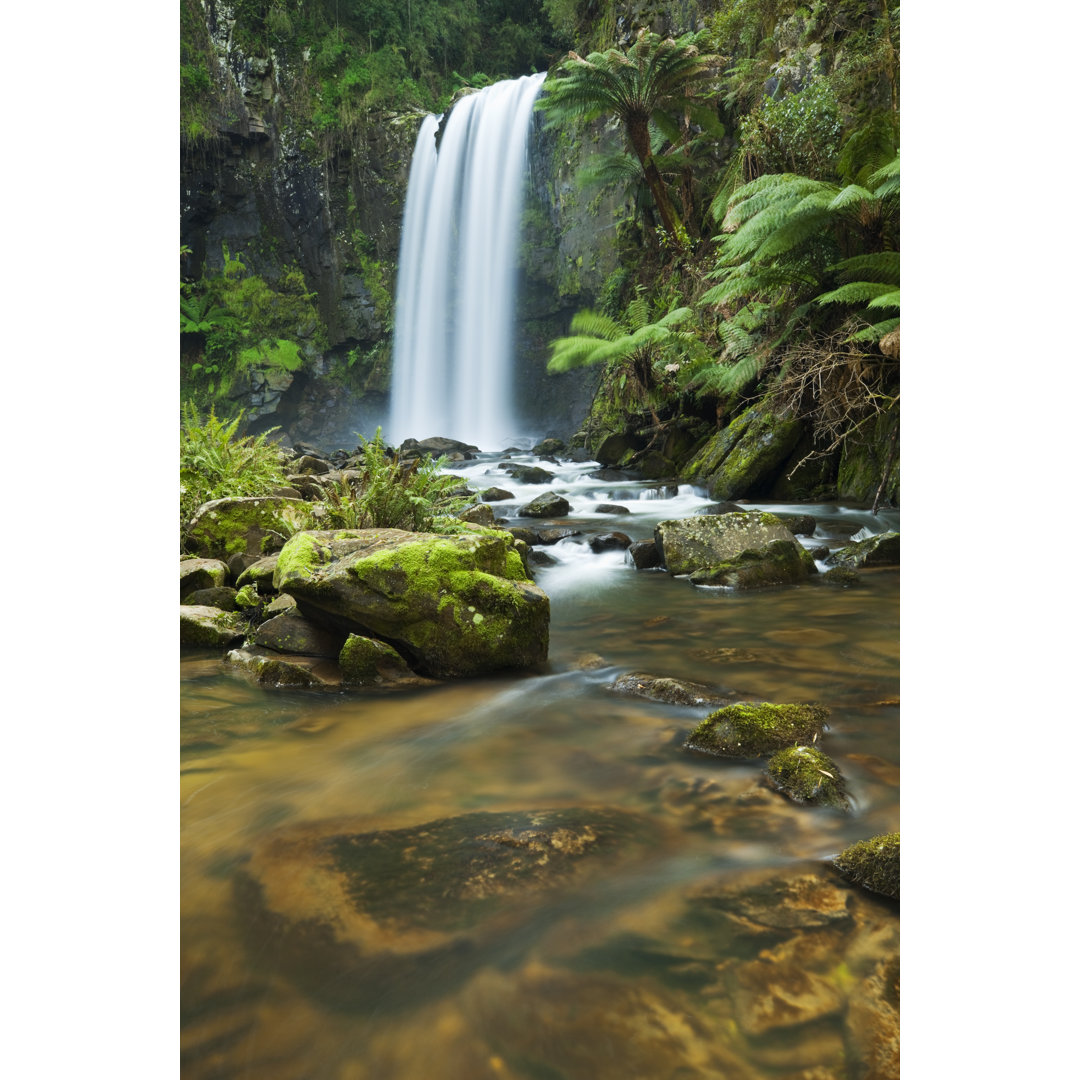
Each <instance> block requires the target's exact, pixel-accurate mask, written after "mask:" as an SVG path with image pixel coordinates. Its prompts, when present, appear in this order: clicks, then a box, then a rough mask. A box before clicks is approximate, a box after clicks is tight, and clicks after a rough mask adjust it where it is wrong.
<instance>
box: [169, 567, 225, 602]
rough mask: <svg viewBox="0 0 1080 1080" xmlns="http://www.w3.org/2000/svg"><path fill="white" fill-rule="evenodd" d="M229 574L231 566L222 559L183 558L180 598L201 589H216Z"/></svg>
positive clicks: (223, 582)
mask: <svg viewBox="0 0 1080 1080" xmlns="http://www.w3.org/2000/svg"><path fill="white" fill-rule="evenodd" d="M228 576H229V568H228V567H227V566H226V565H225V564H224V563H223V562H222V561H221V560H220V559H181V560H180V599H181V600H183V599H184V597H185V596H187V595H189V594H190V593H193V592H197V591H198V590H200V589H216V588H218V587H219V586H221V585H224V584H225V581H226V579H227V578H228Z"/></svg>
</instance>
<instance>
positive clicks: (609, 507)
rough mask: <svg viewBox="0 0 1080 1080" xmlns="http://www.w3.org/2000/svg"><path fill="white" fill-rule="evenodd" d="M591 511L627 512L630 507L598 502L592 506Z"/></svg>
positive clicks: (603, 512)
mask: <svg viewBox="0 0 1080 1080" xmlns="http://www.w3.org/2000/svg"><path fill="white" fill-rule="evenodd" d="M592 509H593V512H594V513H596V514H629V513H630V507H628V506H620V505H619V504H618V503H600V504H599V505H597V506H594V507H593V508H592Z"/></svg>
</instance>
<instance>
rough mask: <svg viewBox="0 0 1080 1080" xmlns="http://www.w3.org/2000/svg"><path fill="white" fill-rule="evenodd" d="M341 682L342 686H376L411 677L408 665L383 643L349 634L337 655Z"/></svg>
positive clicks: (398, 654)
mask: <svg viewBox="0 0 1080 1080" xmlns="http://www.w3.org/2000/svg"><path fill="white" fill-rule="evenodd" d="M338 667H340V668H341V681H342V683H343V684H344V685H346V686H379V685H381V684H383V683H387V682H399V681H401V680H402V679H408V678H410V677H412V671H411V670H410V669H409V665H408V664H407V663H406V662H405V660H404V659H403V658H402V656H401V654H400V653H398V652H397V651H396V650H395V649H393V648H392V647H391V646H389V645H387V644H386V642H385V641H378V640H376V639H375V638H369V637H363V636H361V635H359V634H350V635H349V637H348V640H347V641H346V642H345V644H344V645H343V646H342V647H341V652H340V654H339V656H338Z"/></svg>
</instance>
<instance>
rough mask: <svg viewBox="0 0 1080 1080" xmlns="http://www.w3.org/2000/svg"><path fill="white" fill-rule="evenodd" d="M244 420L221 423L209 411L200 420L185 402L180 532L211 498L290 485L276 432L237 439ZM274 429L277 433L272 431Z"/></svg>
mask: <svg viewBox="0 0 1080 1080" xmlns="http://www.w3.org/2000/svg"><path fill="white" fill-rule="evenodd" d="M242 419H243V417H242V415H238V416H236V417H234V418H233V419H232V420H229V421H226V420H222V419H220V418H219V417H217V416H216V415H215V414H214V410H213V409H211V410H210V412H209V413H208V414H207V416H206V418H205V419H202V418H200V416H199V414H198V412H197V411H196V409H195V407H194V405H192V404H191V403H190V402H188V403H186V404H185V405H184V408H183V413H182V416H181V420H180V528H181V531H182V530H183V528H184V526H185V525H186V524H187V523H188V522H189V521H190V520H191V518H192V516H193V515H194V513H195V511H196V510H198V508H199V507H200V506H202V504H203V503H205V502H209V501H210V500H211V499H228V498H243V497H247V496H257V495H269V494H271V493H272V492H273V490H274V489H275V488H278V487H283V486H284V485H285V483H286V480H285V472H284V469H283V468H282V465H281V454H280V451H279V450H278V448H277V446H276V445H275V444H274V443H272V442H267V436H268V435H270V434H272V431H266V432H263V433H262V434H261V435H257V436H255V437H250V436H247V437H242V438H241V437H238V436H237V434H236V432H237V429H238V428H239V426H240V423H241V421H242ZM272 430H276V429H272Z"/></svg>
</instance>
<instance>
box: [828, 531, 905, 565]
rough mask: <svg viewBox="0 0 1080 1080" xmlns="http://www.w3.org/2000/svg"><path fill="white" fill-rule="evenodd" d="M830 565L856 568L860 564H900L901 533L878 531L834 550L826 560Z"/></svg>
mask: <svg viewBox="0 0 1080 1080" xmlns="http://www.w3.org/2000/svg"><path fill="white" fill-rule="evenodd" d="M825 561H826V563H828V564H829V565H830V566H839V567H843V568H844V569H846V570H854V569H856V568H857V567H860V566H899V565H900V534H899V533H896V532H886V533H878V535H877V536H869V537H867V538H866V539H865V540H860V541H859V542H858V543H855V544H850V545H848V546H847V547H842V548H840V549H839V550H838V551H834V552H833V553H832V554H831V555H830V556H829V557H828V558H827V559H826V560H825Z"/></svg>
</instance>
